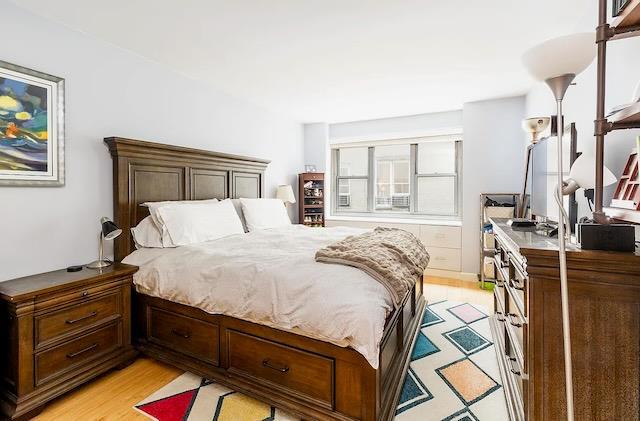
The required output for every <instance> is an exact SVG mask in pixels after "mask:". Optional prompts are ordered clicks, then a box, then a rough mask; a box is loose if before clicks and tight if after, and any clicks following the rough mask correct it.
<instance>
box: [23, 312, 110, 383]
mask: <svg viewBox="0 0 640 421" xmlns="http://www.w3.org/2000/svg"><path fill="white" fill-rule="evenodd" d="M121 346H122V333H121V325H120V323H113V324H111V325H109V326H105V327H103V328H100V329H98V330H96V331H94V332H92V333H89V334H87V335H85V336H82V337H80V338H78V339H74V340H73V341H70V342H66V343H64V344H62V345H59V346H56V347H54V348H51V349H49V350H47V351H44V352H41V353H39V354H36V356H35V371H36V386H38V385H40V384H42V383H45V382H47V381H48V380H50V379H52V378H55V377H57V376H58V375H62V374H64V373H66V372H68V371H70V370H71V369H72V368H73V367H77V366H79V365H81V364H83V363H86V362H88V361H90V360H93V359H95V358H97V357H99V356H101V355H104V354H106V353H108V352H111V351H113V350H115V349H117V348H118V347H121ZM76 374H77V372H76Z"/></svg>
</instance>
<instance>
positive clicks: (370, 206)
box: [331, 136, 462, 220]
mask: <svg viewBox="0 0 640 421" xmlns="http://www.w3.org/2000/svg"><path fill="white" fill-rule="evenodd" d="M404 140H405V139H393V140H386V141H378V142H370V143H369V142H367V143H366V144H365V145H362V144H358V142H353V143H351V142H350V143H349V144H339V145H332V146H331V164H332V165H331V168H332V177H331V183H332V186H331V187H332V190H333V192H334V193H333V194H331V215H332V216H361V217H385V218H390V219H393V218H400V219H402V218H406V219H425V218H432V219H452V218H453V219H456V220H460V219H461V210H462V192H461V190H462V185H461V184H462V174H461V173H462V136H450V139H439V140H436V139H429V138H418V139H406V142H404ZM433 141H450V142H454V146H455V158H454V160H455V161H454V162H455V163H454V165H455V172H453V173H418V144H420V143H429V142H433ZM389 142H393V144H397V145H409V149H410V156H409V194H408V196H409V211H408V212H398V211H389V210H376V209H375V200H376V197H375V195H376V192H377V190H376V188H377V180H376V168H375V167H376V161H375V148H376V147H377V146H384V145H387V144H389ZM364 147H366V148H367V159H368V162H367V169H368V172H367V175H366V176H362V175H359V176H343V175H340V149H345V148H364ZM392 166H393V165H392ZM392 172H393V170H392ZM436 177H447V178H453V180H454V183H453V185H454V192H453V197H454V206H453V208H454V209H453V212H452V213H429V212H418V209H417V207H418V189H417V186H418V180H419V179H420V178H436ZM341 180H365V181H366V183H367V210H366V211H362V210H353V211H352V210H346V209H340V208H339V207H338V204H339V203H340V202H339V200H340V188H339V185H340V181H341ZM392 189H393V188H392Z"/></svg>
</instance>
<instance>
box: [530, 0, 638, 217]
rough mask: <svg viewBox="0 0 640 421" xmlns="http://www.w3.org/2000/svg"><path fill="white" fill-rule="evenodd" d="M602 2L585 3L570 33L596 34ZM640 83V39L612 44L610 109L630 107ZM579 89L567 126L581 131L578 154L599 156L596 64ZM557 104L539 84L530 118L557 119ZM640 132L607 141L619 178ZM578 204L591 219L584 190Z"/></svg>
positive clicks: (570, 99) (569, 98)
mask: <svg viewBox="0 0 640 421" xmlns="http://www.w3.org/2000/svg"><path fill="white" fill-rule="evenodd" d="M597 5H598V2H596V1H590V2H585V6H584V10H583V11H582V12H583V13H584V16H583V18H582V19H580V21H579V22H578V23H577V25H576V26H575V27H573V28H567V32H572V31H573V32H581V31H593V28H595V27H596V25H597V20H598V18H597ZM639 82H640V39H639V38H629V39H623V40H618V41H614V42H610V43H608V45H607V91H606V109H607V110H608V109H609V108H611V107H613V106H616V105H620V104H625V103H628V102H629V101H630V100H631V96H632V93H633V90H634V87H635V86H636V84H637V83H639ZM576 83H577V84H576V86H572V87H570V88H569V90H568V91H567V95H566V97H565V100H564V104H563V107H564V115H565V122H566V123H571V122H575V123H576V128H577V130H578V151H583V152H587V153H590V154H593V153H595V138H594V136H593V132H594V125H593V121H594V120H595V118H596V61H594V62H593V63H592V64H591V66H590V67H589V68H588V69H587V70H585V71H584V73H582V74H580V75H578V77H577V78H576ZM555 114H556V111H555V102H554V99H553V95H552V94H551V91H550V90H549V88H547V86H546V85H545V84H544V83H538V84H536V85H535V86H534V87H533V88H532V89H531V91H530V92H529V94H528V95H527V116H529V117H536V116H540V115H542V116H548V115H555ZM638 135H640V131H639V130H622V131H616V132H612V133H611V134H609V135H607V137H606V139H605V165H606V166H607V167H608V168H609V169H610V170H611V171H612V172H613V173H614V174H615V175H616V177H619V175H620V174H621V173H622V170H623V167H624V164H625V163H626V160H627V158H628V156H629V153H630V152H631V150H632V149H633V148H634V147H635V139H636V138H637V137H638ZM614 191H615V184H614V185H613V186H610V187H608V188H606V189H605V195H604V203H605V206H606V205H607V204H608V203H609V202H610V201H611V197H612V195H613V193H614ZM576 200H577V201H578V205H579V216H585V215H589V214H590V212H589V211H588V207H587V206H586V202H585V199H584V196H583V195H582V190H580V191H578V193H577V195H576Z"/></svg>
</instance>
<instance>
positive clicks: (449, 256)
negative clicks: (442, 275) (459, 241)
mask: <svg viewBox="0 0 640 421" xmlns="http://www.w3.org/2000/svg"><path fill="white" fill-rule="evenodd" d="M427 251H428V252H429V257H430V259H429V266H428V268H429V269H441V270H451V271H456V272H459V271H460V249H445V248H440V247H427Z"/></svg>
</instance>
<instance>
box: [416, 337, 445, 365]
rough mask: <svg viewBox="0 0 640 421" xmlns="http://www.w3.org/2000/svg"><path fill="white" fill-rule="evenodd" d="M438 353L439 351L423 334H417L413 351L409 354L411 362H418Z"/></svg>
mask: <svg viewBox="0 0 640 421" xmlns="http://www.w3.org/2000/svg"><path fill="white" fill-rule="evenodd" d="M438 351H440V349H439V348H438V347H437V346H435V345H434V344H433V342H431V341H430V340H429V338H427V337H426V336H425V335H424V333H422V332H418V336H417V337H416V343H415V344H414V345H413V351H412V352H411V361H415V360H419V359H420V358H424V357H426V356H428V355H431V354H433V353H434V352H438Z"/></svg>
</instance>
